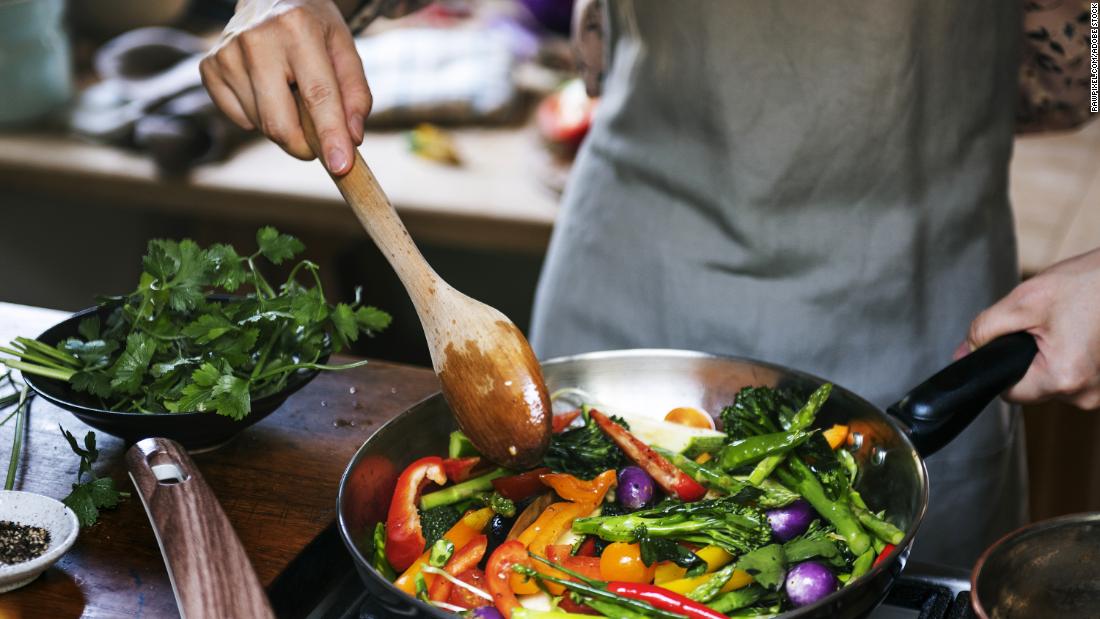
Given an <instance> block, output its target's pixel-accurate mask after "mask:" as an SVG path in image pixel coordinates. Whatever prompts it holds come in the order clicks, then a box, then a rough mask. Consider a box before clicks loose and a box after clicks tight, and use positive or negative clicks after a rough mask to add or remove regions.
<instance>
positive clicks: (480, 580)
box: [447, 567, 488, 608]
mask: <svg viewBox="0 0 1100 619" xmlns="http://www.w3.org/2000/svg"><path fill="white" fill-rule="evenodd" d="M455 578H457V579H459V580H461V581H462V582H464V583H466V584H470V585H473V586H475V587H477V588H478V589H481V590H482V591H484V590H485V589H486V585H485V572H482V571H481V570H479V569H477V568H476V567H475V568H471V569H468V570H466V571H465V572H460V573H459V574H458V575H456V576H455ZM447 602H448V603H449V604H454V605H455V606H461V607H463V608H477V607H478V606H484V605H485V604H487V603H488V602H486V600H485V598H483V597H481V596H479V595H476V594H474V593H472V592H471V591H469V590H468V589H465V588H463V587H457V586H456V587H453V588H452V589H451V595H450V597H448V598H447Z"/></svg>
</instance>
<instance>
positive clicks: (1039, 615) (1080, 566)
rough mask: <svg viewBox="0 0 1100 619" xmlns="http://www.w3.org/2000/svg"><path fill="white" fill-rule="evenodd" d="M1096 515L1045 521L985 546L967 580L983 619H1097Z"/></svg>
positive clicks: (1099, 553) (1099, 520) (1099, 527)
mask: <svg viewBox="0 0 1100 619" xmlns="http://www.w3.org/2000/svg"><path fill="white" fill-rule="evenodd" d="M1098 572H1100V514H1075V515H1072V516H1063V517H1061V518H1053V519H1051V520H1044V521H1042V522H1037V523H1035V524H1031V525H1028V526H1026V527H1023V528H1021V529H1019V530H1016V531H1013V532H1012V533H1009V534H1008V535H1006V536H1004V537H1002V538H1001V539H1000V540H998V541H997V543H996V544H993V545H992V546H990V547H989V549H988V550H986V551H985V553H983V554H982V556H981V558H979V559H978V563H977V564H975V566H974V572H973V574H972V575H971V577H970V604H971V605H972V606H973V607H974V612H975V613H977V615H978V616H979V617H981V618H982V619H991V618H992V619H1045V618H1046V617H1100V575H1097V574H1098Z"/></svg>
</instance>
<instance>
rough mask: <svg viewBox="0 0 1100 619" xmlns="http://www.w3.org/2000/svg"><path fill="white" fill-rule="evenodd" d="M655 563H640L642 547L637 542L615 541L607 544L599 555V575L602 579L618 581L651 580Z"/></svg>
mask: <svg viewBox="0 0 1100 619" xmlns="http://www.w3.org/2000/svg"><path fill="white" fill-rule="evenodd" d="M656 571H657V564H653V565H650V566H648V567H647V566H646V564H645V563H642V549H641V548H640V547H639V546H638V545H637V544H628V543H626V542H615V543H613V544H608V545H607V548H604V551H603V554H602V555H600V576H601V577H602V578H603V579H604V580H608V581H612V580H614V581H619V582H637V583H648V582H653V575H654V573H655V572H656Z"/></svg>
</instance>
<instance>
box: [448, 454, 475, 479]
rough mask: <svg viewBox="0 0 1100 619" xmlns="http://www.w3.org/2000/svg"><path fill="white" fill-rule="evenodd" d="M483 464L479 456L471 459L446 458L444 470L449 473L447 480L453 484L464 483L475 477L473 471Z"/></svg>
mask: <svg viewBox="0 0 1100 619" xmlns="http://www.w3.org/2000/svg"><path fill="white" fill-rule="evenodd" d="M479 464H481V458H480V457H479V456H470V457H469V458H444V459H443V470H444V471H446V472H447V479H448V481H450V482H451V483H452V484H457V483H460V482H464V481H466V480H467V479H470V478H471V477H473V471H474V469H476V468H477V467H478V465H479Z"/></svg>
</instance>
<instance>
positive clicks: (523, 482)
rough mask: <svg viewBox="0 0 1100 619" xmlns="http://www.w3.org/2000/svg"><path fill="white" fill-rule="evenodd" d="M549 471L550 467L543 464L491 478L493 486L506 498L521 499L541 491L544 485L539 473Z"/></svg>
mask: <svg viewBox="0 0 1100 619" xmlns="http://www.w3.org/2000/svg"><path fill="white" fill-rule="evenodd" d="M549 472H550V469H548V468H546V467H545V466H544V467H541V468H537V469H534V470H531V471H527V472H526V473H520V474H519V475H512V476H511V477H498V478H497V479H494V480H493V488H495V489H496V491H497V492H499V493H500V494H501V495H502V496H504V498H506V499H511V500H513V501H522V500H523V499H526V498H527V497H529V496H532V495H534V494H538V493H539V492H542V491H543V489H544V488H545V486H543V485H542V480H540V479H539V475H542V474H544V473H549Z"/></svg>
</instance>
